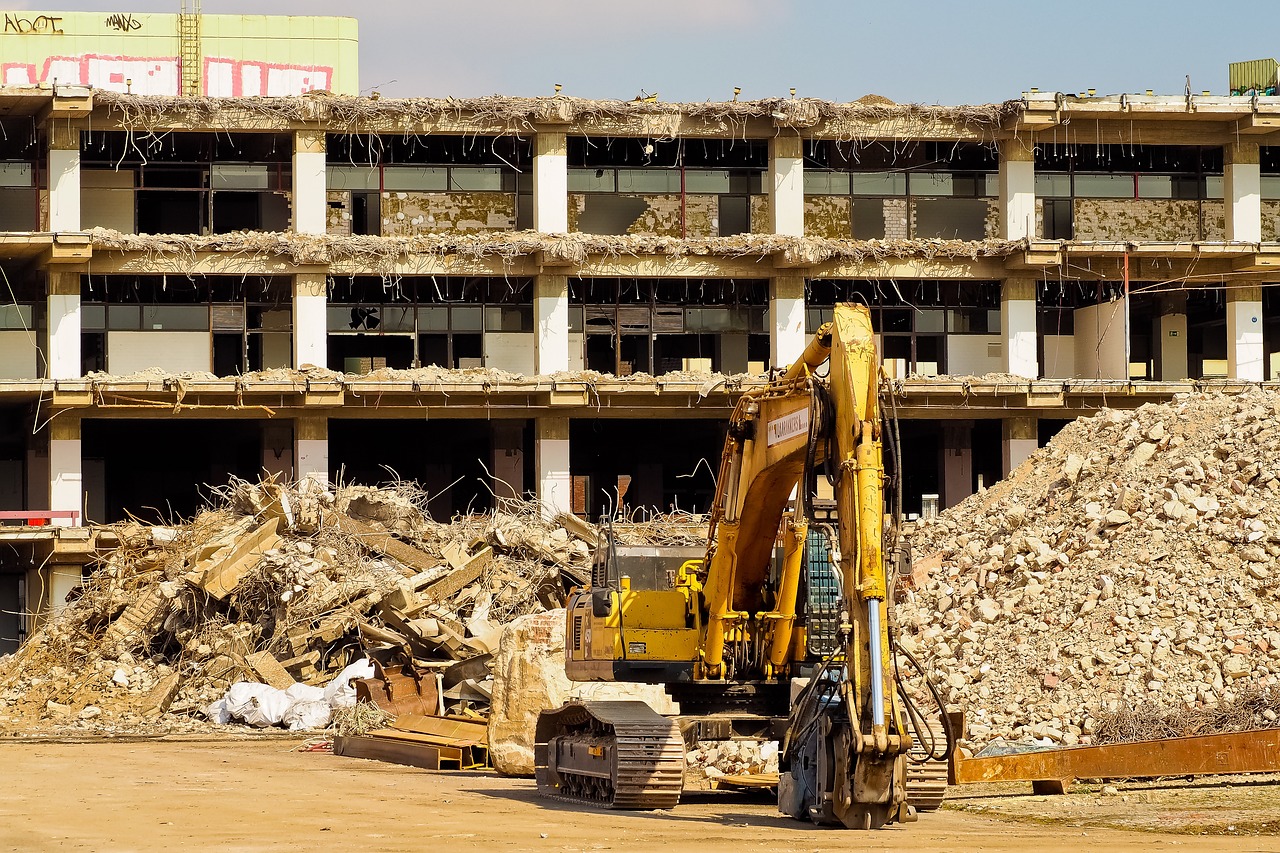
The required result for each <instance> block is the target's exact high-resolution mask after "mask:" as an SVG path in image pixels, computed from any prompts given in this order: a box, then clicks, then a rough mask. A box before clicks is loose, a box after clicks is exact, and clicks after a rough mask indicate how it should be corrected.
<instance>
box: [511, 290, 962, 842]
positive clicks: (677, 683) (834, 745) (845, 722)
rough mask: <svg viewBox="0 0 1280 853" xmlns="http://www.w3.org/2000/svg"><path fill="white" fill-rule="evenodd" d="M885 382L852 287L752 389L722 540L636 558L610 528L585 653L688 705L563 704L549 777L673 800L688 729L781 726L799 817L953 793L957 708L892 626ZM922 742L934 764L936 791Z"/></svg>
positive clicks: (716, 520) (554, 728)
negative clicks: (949, 764)
mask: <svg viewBox="0 0 1280 853" xmlns="http://www.w3.org/2000/svg"><path fill="white" fill-rule="evenodd" d="M824 364H829V370H828V371H827V373H826V374H825V375H819V372H820V370H821V369H822V367H823V365H824ZM880 387H881V386H880V362H879V359H878V356H877V352H876V338H875V334H874V332H873V330H872V326H871V316H870V312H869V311H868V310H867V308H866V307H865V306H860V305H838V306H836V308H835V311H834V316H833V319H832V322H830V323H827V324H825V325H823V327H822V328H821V329H820V330H819V331H818V333H817V334H816V335H815V336H814V337H813V339H812V340H811V341H810V342H809V343H808V345H807V347H806V348H805V350H804V353H803V355H802V356H801V357H800V359H799V360H797V361H796V362H795V363H794V364H792V365H791V366H790V367H789V368H788V369H787V370H786V371H785V372H781V373H780V374H778V375H776V376H775V377H774V378H772V379H771V380H770V381H769V382H768V383H767V384H766V385H764V386H762V387H760V388H758V389H753V390H750V391H748V392H746V393H744V394H743V395H742V397H741V398H740V400H739V402H738V404H737V406H736V408H735V410H734V412H733V415H732V419H731V420H730V423H729V428H728V435H727V437H726V440H725V446H724V453H723V456H722V459H721V463H720V473H719V477H718V478H717V484H716V497H715V502H714V505H713V507H712V509H711V516H710V527H709V538H708V547H707V551H706V554H705V557H703V558H701V559H688V560H683V561H681V562H679V563H678V564H675V565H671V567H670V568H668V569H667V570H666V571H663V570H662V569H661V561H658V563H657V565H658V568H656V569H655V568H654V565H655V563H654V560H653V559H652V558H653V557H654V556H655V555H652V554H651V555H649V557H650V559H648V561H647V563H646V561H645V560H643V559H641V560H639V561H633V562H632V563H631V564H630V565H632V566H633V568H632V569H630V570H627V569H626V566H627V563H626V560H625V557H620V553H621V552H622V551H623V549H621V548H619V547H616V546H615V545H614V544H613V542H612V541H611V537H610V538H608V539H607V540H606V541H604V542H603V543H602V545H601V547H600V548H599V549H598V550H597V555H596V563H595V565H594V567H593V573H592V582H591V584H590V586H589V587H587V588H582V589H577V590H575V591H574V592H573V593H572V594H571V596H570V598H569V601H568V604H567V607H566V618H567V625H566V642H565V668H566V672H567V674H568V676H569V678H571V679H573V680H575V681H622V682H635V683H648V684H661V685H664V686H665V688H666V690H667V692H668V693H669V694H670V695H671V697H672V698H673V699H674V700H675V701H677V702H678V703H679V707H680V716H679V717H667V716H663V715H661V714H658V713H657V712H656V711H654V710H652V709H651V708H650V707H649V706H648V705H647V704H645V703H644V702H639V701H573V702H570V703H567V704H566V705H565V706H563V707H562V708H558V709H555V710H548V711H544V712H543V713H542V714H541V716H540V717H539V720H538V729H537V738H536V741H537V744H536V748H535V765H536V774H537V780H538V788H539V791H540V792H541V793H542V794H543V795H544V796H546V797H552V798H555V799H559V800H568V801H571V802H579V803H588V804H595V805H601V806H607V807H613V808H632V809H653V808H671V807H673V806H675V805H676V803H677V802H678V800H679V797H680V792H681V789H682V787H683V784H684V774H685V750H686V747H687V746H691V745H693V744H696V743H698V742H701V741H714V740H730V739H739V738H751V739H757V740H777V741H779V743H780V748H781V752H780V756H779V758H780V761H779V774H778V778H777V780H776V787H777V792H778V805H779V809H780V810H781V811H783V812H784V813H786V814H789V815H791V816H793V817H797V818H807V819H809V820H812V821H813V822H815V823H820V824H831V825H837V826H846V827H851V828H862V829H869V828H878V827H881V826H883V825H885V824H889V823H894V822H905V821H910V820H914V819H915V817H916V812H917V807H920V808H929V807H936V806H937V805H938V803H940V800H941V793H940V792H941V789H942V788H945V764H944V763H943V762H945V760H946V759H947V757H948V755H949V752H950V748H951V747H950V742H951V740H952V738H951V736H950V732H949V731H947V730H946V722H945V715H941V716H940V719H941V721H942V722H941V725H938V724H937V723H929V722H927V721H926V720H925V715H924V714H923V713H921V711H920V710H919V708H918V705H917V703H916V701H914V700H913V699H912V695H911V693H910V692H909V691H907V690H906V689H905V688H904V686H903V684H902V681H901V679H900V678H899V671H898V659H899V657H900V654H899V651H900V650H897V649H895V643H894V638H893V631H892V625H891V622H892V619H891V611H892V605H893V602H892V589H891V588H892V583H893V579H894V571H892V570H891V568H890V566H889V563H890V561H891V559H892V556H893V555H894V553H895V552H896V553H899V554H900V553H901V551H902V549H899V548H897V547H896V533H897V527H898V525H897V519H898V518H899V517H900V515H901V513H900V504H899V511H897V512H892V511H891V512H888V513H887V512H886V509H887V502H886V474H885V466H884V460H883V455H884V443H883V441H882V439H883V437H884V434H885V432H886V428H885V423H884V421H883V420H882V416H881V406H880ZM888 432H890V433H892V432H893V430H888ZM891 437H892V435H891ZM890 447H891V454H892V456H893V458H894V460H895V464H894V465H893V468H892V470H893V471H901V460H900V454H899V452H898V448H897V443H896V441H891V442H890ZM822 469H825V476H826V477H827V478H828V479H829V480H830V482H831V484H832V494H833V496H834V508H833V509H832V508H830V507H828V508H827V509H826V510H825V511H823V510H820V509H819V508H817V507H815V501H814V499H813V498H814V488H813V487H814V485H815V484H816V482H817V477H818V476H819V473H820V471H821V470H822ZM886 516H888V519H889V523H888V524H886ZM811 524H812V526H813V527H814V528H815V529H814V530H813V532H812V533H811V531H810V526H811ZM886 533H888V535H886ZM619 566H622V567H623V568H619ZM646 566H647V568H646ZM824 581H825V582H826V584H827V588H828V591H829V593H830V594H829V597H828V600H827V605H828V606H826V607H825V608H823V607H820V606H818V604H817V602H818V601H819V597H818V596H816V595H815V593H816V592H820V591H821V589H819V588H820V587H822V584H823V582H824ZM902 653H903V654H905V651H902ZM907 656H908V657H910V656H909V655H907ZM911 662H912V663H914V658H911ZM916 668H917V669H919V666H918V664H916ZM930 690H932V688H930ZM932 693H933V696H932V698H933V700H934V702H935V704H936V705H937V707H938V710H939V711H940V710H941V705H940V703H939V702H938V696H937V692H936V691H932ZM913 733H914V734H915V737H913ZM944 741H945V743H946V747H945V752H944V751H943V749H942V747H941V744H942V743H943V742H944ZM922 745H923V747H924V748H923V749H922ZM909 758H912V759H913V763H914V764H915V765H917V766H927V767H931V768H932V771H931V773H930V772H926V773H925V774H924V777H922V778H923V779H924V781H923V782H919V781H918V782H917V785H916V789H917V790H918V791H922V792H923V793H920V794H918V795H914V794H913V795H910V796H909V785H908V775H909V774H908V766H909V762H908V759H909ZM939 767H941V768H942V770H941V772H939ZM926 777H927V778H926Z"/></svg>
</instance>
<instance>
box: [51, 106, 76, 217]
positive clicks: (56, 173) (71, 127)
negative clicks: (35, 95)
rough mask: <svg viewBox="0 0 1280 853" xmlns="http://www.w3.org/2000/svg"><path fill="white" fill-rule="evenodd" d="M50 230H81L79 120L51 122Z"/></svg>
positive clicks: (57, 119) (56, 120)
mask: <svg viewBox="0 0 1280 853" xmlns="http://www.w3.org/2000/svg"><path fill="white" fill-rule="evenodd" d="M49 230H50V231H79V230H80V123H79V122H77V121H68V120H66V119H60V118H55V119H52V120H50V122H49Z"/></svg>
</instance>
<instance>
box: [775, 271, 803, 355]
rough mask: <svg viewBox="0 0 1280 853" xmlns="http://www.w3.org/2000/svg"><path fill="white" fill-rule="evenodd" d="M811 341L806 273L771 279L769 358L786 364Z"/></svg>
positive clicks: (778, 276) (776, 276) (799, 353)
mask: <svg viewBox="0 0 1280 853" xmlns="http://www.w3.org/2000/svg"><path fill="white" fill-rule="evenodd" d="M806 343H808V335H807V334H806V332H805V318H804V276H798V275H775V276H774V277H773V278H771V279H770V280H769V359H770V361H771V362H772V366H773V367H786V366H787V365H789V364H791V362H793V361H795V360H796V359H797V358H799V357H800V355H801V353H803V352H804V347H805V344H806Z"/></svg>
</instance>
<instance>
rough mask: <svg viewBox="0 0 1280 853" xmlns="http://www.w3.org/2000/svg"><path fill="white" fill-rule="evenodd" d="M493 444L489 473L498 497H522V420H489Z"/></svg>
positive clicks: (523, 423)
mask: <svg viewBox="0 0 1280 853" xmlns="http://www.w3.org/2000/svg"><path fill="white" fill-rule="evenodd" d="M491 423H492V424H493V444H492V445H491V452H490V459H489V473H490V474H491V475H492V477H493V484H492V488H493V493H494V494H495V495H497V496H498V497H499V498H516V499H519V498H522V497H524V425H525V422H524V421H522V420H513V421H507V420H503V421H491Z"/></svg>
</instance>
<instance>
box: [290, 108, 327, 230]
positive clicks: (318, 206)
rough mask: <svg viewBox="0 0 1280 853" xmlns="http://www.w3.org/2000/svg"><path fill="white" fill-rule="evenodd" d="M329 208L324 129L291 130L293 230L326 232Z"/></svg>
mask: <svg viewBox="0 0 1280 853" xmlns="http://www.w3.org/2000/svg"><path fill="white" fill-rule="evenodd" d="M328 210H329V201H328V193H327V192H326V190H325V153H324V131H322V130H297V131H294V133H293V230H294V231H295V232H296V233H298V234H323V233H325V231H326V230H327V224H326V219H327V217H328Z"/></svg>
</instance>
